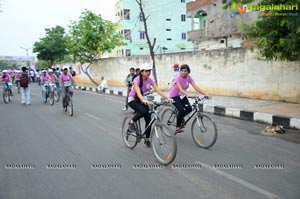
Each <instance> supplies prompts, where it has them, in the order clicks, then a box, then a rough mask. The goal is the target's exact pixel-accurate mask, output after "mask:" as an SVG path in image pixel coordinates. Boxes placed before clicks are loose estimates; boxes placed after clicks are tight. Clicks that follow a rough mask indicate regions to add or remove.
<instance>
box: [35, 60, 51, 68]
mask: <svg viewBox="0 0 300 199" xmlns="http://www.w3.org/2000/svg"><path fill="white" fill-rule="evenodd" d="M35 66H36V68H47V67H49V63H48V62H46V61H43V60H38V61H37V63H36V64H35Z"/></svg>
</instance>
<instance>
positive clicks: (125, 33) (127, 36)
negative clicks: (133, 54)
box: [124, 29, 131, 42]
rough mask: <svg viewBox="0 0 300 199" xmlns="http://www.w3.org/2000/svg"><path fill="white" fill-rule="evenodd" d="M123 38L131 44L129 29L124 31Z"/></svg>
mask: <svg viewBox="0 0 300 199" xmlns="http://www.w3.org/2000/svg"><path fill="white" fill-rule="evenodd" d="M124 36H125V39H126V40H130V42H131V31H130V30H129V29H125V30H124Z"/></svg>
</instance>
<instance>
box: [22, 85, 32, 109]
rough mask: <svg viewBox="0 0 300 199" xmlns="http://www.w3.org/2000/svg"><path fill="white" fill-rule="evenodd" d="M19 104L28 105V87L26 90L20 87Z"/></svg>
mask: <svg viewBox="0 0 300 199" xmlns="http://www.w3.org/2000/svg"><path fill="white" fill-rule="evenodd" d="M20 90H21V103H22V104H27V105H29V104H30V86H29V85H28V87H27V88H23V87H21V89H20Z"/></svg>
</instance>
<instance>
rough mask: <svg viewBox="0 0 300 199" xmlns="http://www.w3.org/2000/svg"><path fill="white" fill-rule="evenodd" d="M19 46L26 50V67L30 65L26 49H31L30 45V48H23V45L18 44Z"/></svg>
mask: <svg viewBox="0 0 300 199" xmlns="http://www.w3.org/2000/svg"><path fill="white" fill-rule="evenodd" d="M20 48H21V49H23V50H26V65H27V67H28V66H29V65H30V61H29V60H28V50H30V49H32V47H31V48H24V47H22V46H20Z"/></svg>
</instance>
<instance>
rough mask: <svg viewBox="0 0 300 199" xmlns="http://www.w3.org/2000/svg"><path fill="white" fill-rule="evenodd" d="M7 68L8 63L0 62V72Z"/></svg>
mask: <svg viewBox="0 0 300 199" xmlns="http://www.w3.org/2000/svg"><path fill="white" fill-rule="evenodd" d="M8 67H9V62H8V61H4V60H0V70H4V69H8Z"/></svg>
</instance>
